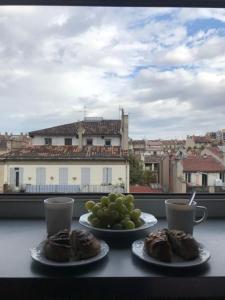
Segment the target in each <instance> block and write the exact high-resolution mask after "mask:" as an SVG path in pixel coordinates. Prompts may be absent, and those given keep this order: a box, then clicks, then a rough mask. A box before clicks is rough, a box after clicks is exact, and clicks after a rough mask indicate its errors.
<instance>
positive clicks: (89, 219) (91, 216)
mask: <svg viewBox="0 0 225 300" xmlns="http://www.w3.org/2000/svg"><path fill="white" fill-rule="evenodd" d="M93 218H95V216H94V215H93V214H90V215H89V216H88V221H89V222H90V223H91V221H92V219H93Z"/></svg>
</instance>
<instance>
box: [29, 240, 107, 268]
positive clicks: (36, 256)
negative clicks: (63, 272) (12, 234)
mask: <svg viewBox="0 0 225 300" xmlns="http://www.w3.org/2000/svg"><path fill="white" fill-rule="evenodd" d="M100 243H101V251H100V253H99V254H98V255H96V256H94V257H90V258H87V259H80V260H77V261H75V260H70V261H68V262H56V261H52V260H49V259H47V258H46V257H45V256H44V254H43V251H42V249H43V248H42V245H43V242H42V243H40V244H39V245H38V246H37V247H36V248H32V249H30V253H31V257H32V259H33V260H35V261H37V262H39V263H41V264H43V265H46V266H51V267H79V266H84V265H88V264H91V263H94V262H96V261H98V260H100V259H102V258H103V257H105V256H106V255H107V254H108V252H109V246H108V244H106V242H104V241H100Z"/></svg>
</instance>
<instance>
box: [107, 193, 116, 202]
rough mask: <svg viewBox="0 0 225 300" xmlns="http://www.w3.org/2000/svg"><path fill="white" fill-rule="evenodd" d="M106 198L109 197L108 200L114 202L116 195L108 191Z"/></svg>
mask: <svg viewBox="0 0 225 300" xmlns="http://www.w3.org/2000/svg"><path fill="white" fill-rule="evenodd" d="M108 198H109V200H110V202H114V201H115V200H116V198H117V196H116V194H114V193H110V194H109V195H108Z"/></svg>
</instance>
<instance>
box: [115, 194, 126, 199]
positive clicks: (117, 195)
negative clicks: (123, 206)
mask: <svg viewBox="0 0 225 300" xmlns="http://www.w3.org/2000/svg"><path fill="white" fill-rule="evenodd" d="M125 197H126V196H125V195H123V194H116V198H117V199H118V198H122V199H124V198H125Z"/></svg>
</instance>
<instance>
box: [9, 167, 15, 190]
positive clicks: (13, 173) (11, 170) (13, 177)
mask: <svg viewBox="0 0 225 300" xmlns="http://www.w3.org/2000/svg"><path fill="white" fill-rule="evenodd" d="M15 179H16V178H15V170H14V168H10V179H9V183H10V185H13V186H14V185H15Z"/></svg>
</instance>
